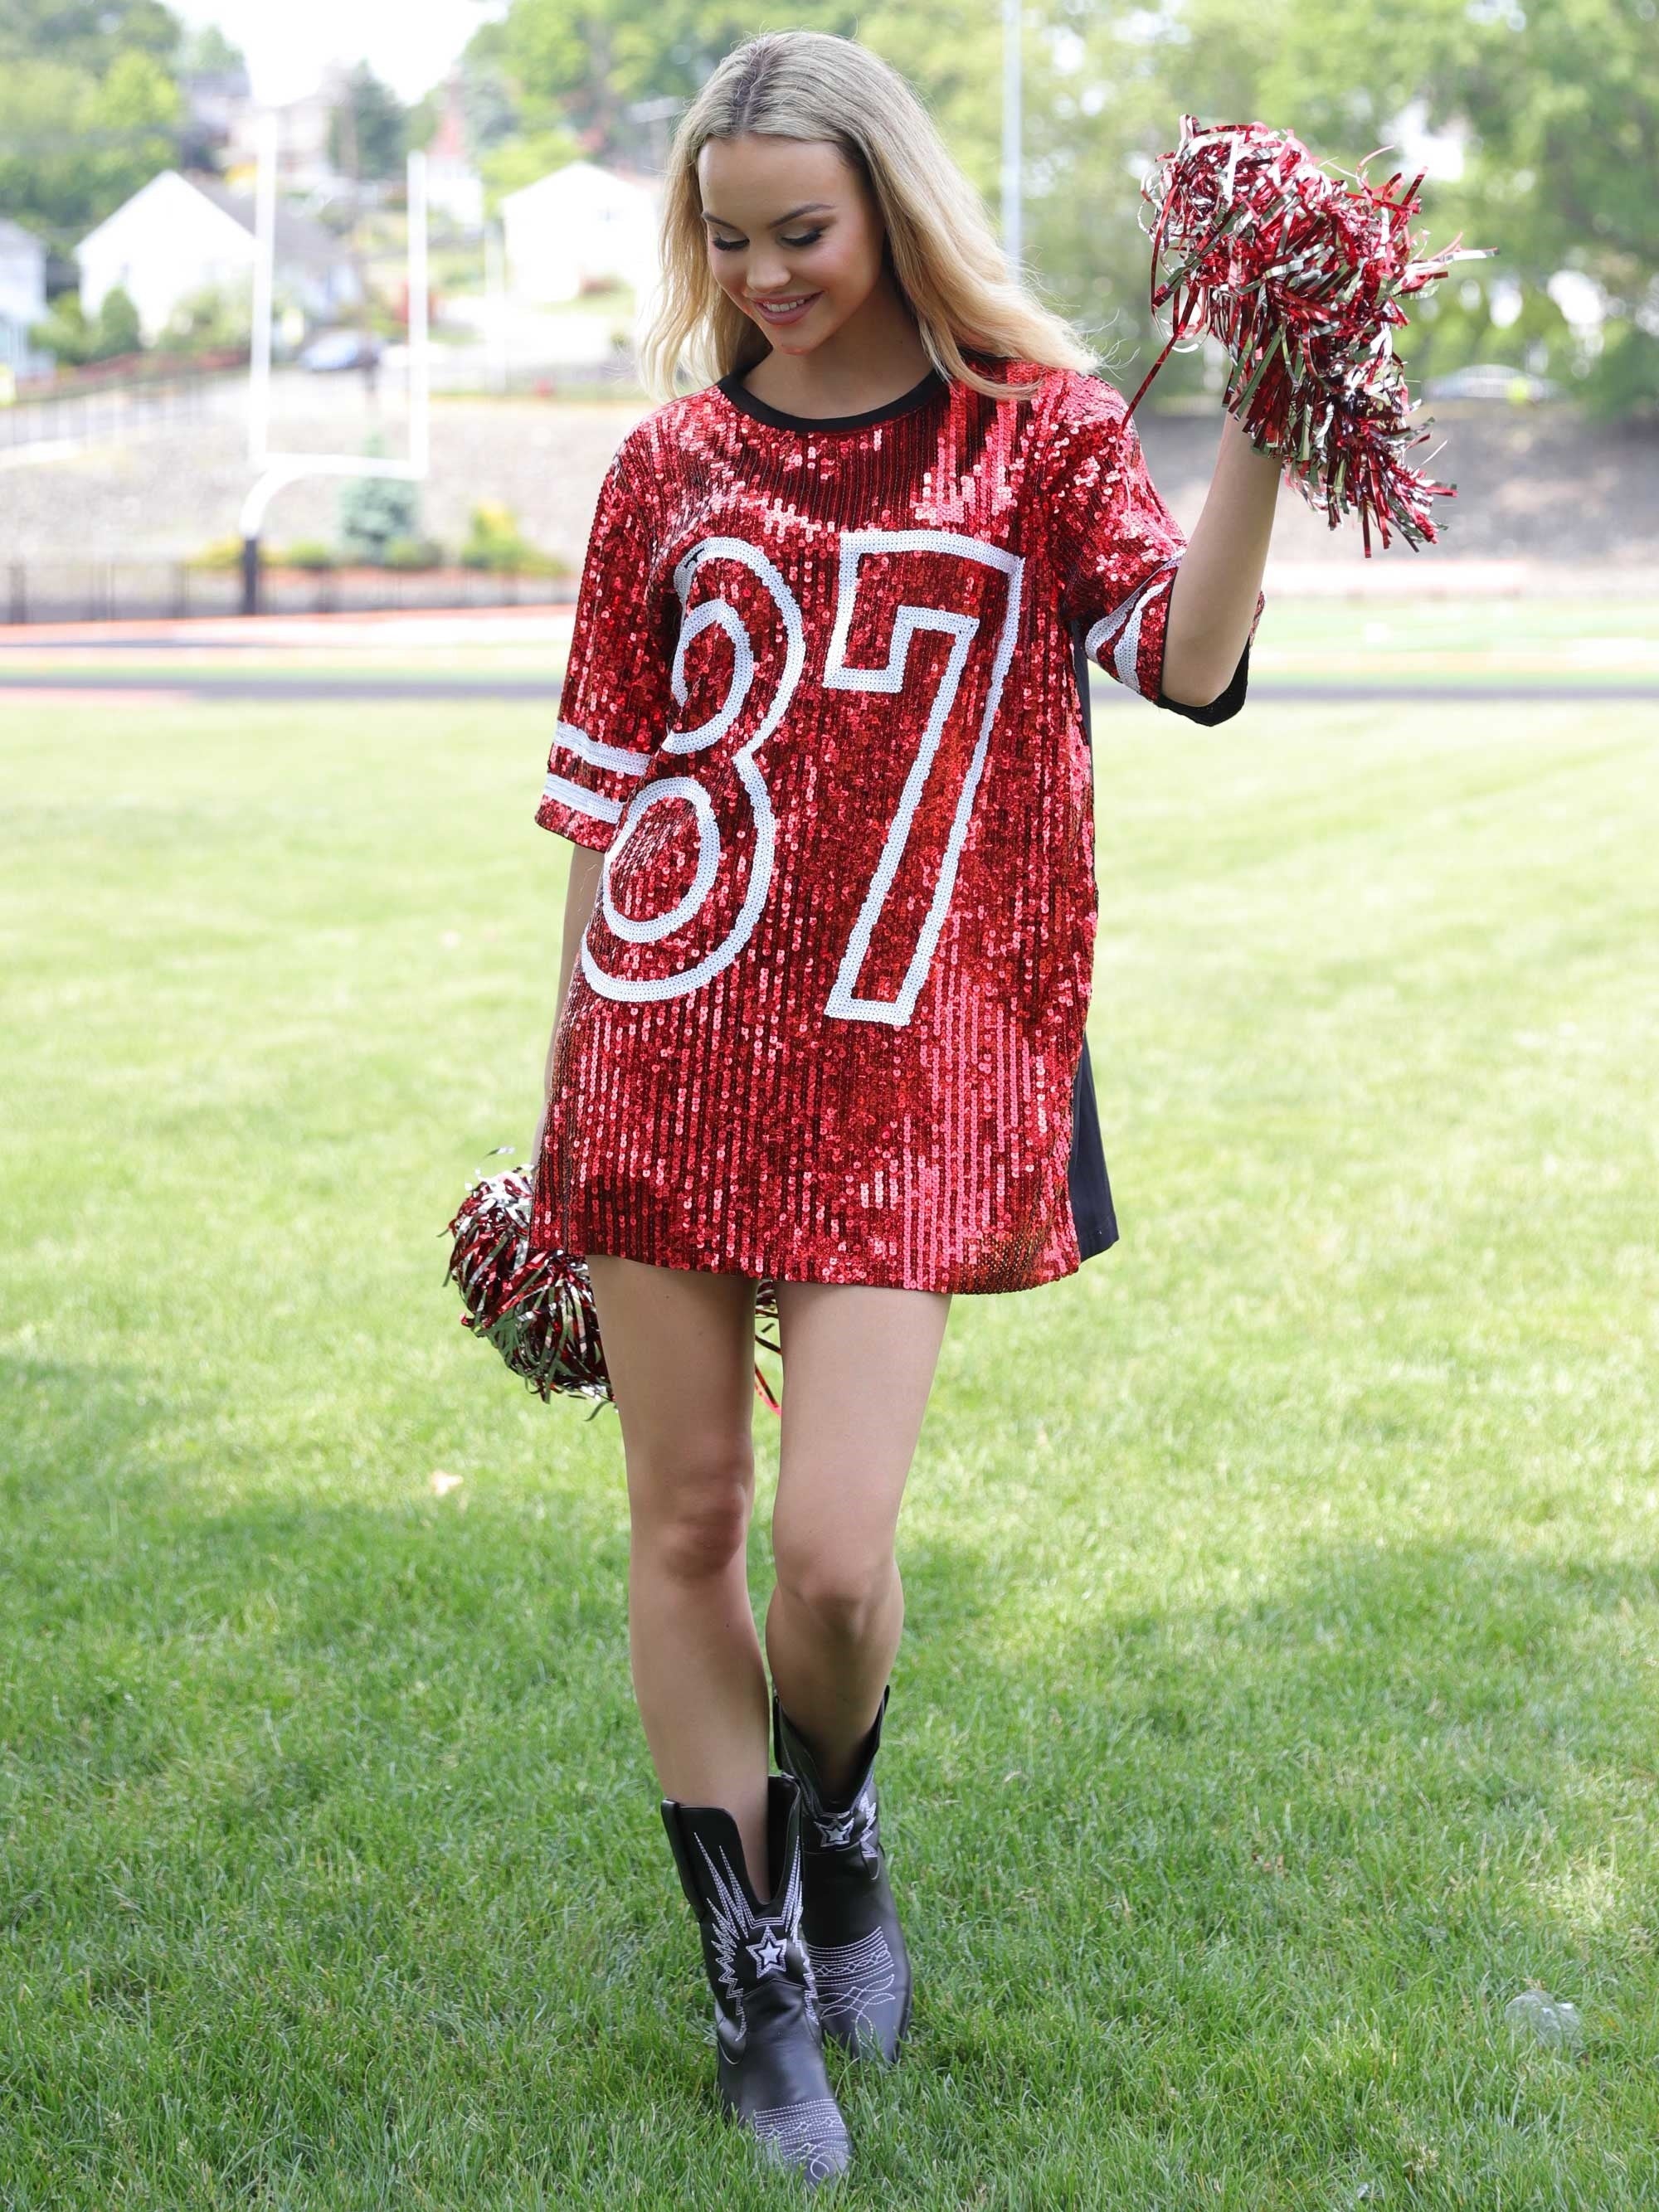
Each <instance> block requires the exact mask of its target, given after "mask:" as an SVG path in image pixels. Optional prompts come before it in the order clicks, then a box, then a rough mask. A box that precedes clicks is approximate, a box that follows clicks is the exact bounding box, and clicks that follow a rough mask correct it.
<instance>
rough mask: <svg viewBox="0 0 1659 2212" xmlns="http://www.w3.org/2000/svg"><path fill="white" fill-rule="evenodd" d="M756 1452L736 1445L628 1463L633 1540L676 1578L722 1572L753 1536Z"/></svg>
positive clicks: (682, 1579) (659, 1567)
mask: <svg viewBox="0 0 1659 2212" xmlns="http://www.w3.org/2000/svg"><path fill="white" fill-rule="evenodd" d="M754 1497H755V1468H754V1461H753V1458H752V1456H751V1455H750V1454H749V1453H748V1452H746V1451H744V1450H743V1449H739V1448H736V1447H732V1448H728V1449H720V1450H714V1451H707V1450H706V1451H703V1452H690V1453H687V1454H683V1455H676V1457H675V1459H674V1461H673V1462H672V1463H671V1464H665V1465H664V1466H662V1467H660V1468H653V1469H651V1470H649V1471H643V1470H636V1469H635V1468H632V1467H630V1468H629V1504H630V1510H631V1515H632V1526H633V1541H634V1545H635V1549H636V1550H637V1551H642V1552H643V1553H645V1555H646V1556H647V1559H649V1560H650V1562H651V1563H652V1565H653V1566H655V1567H656V1569H657V1570H658V1571H659V1572H660V1573H662V1574H664V1575H666V1576H667V1577H669V1578H670V1579H671V1580H672V1581H675V1582H701V1581H704V1580H706V1579H707V1578H708V1577H710V1576H711V1575H720V1574H723V1573H724V1572H725V1571H726V1569H727V1568H728V1567H729V1566H730V1565H731V1564H732V1560H733V1559H738V1558H740V1557H741V1556H742V1554H743V1552H744V1547H745V1546H746V1544H747V1542H748V1539H749V1518H750V1511H751V1510H752V1508H753V1504H754Z"/></svg>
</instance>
